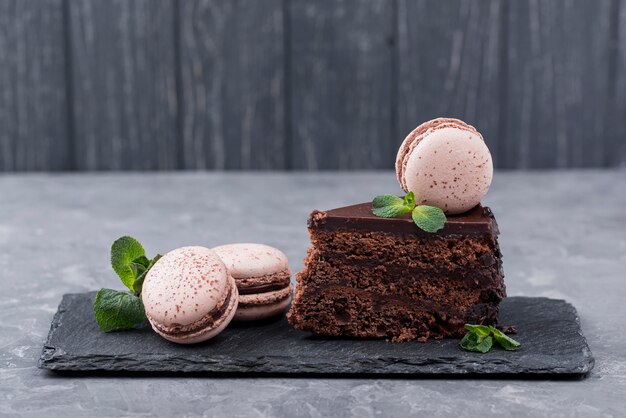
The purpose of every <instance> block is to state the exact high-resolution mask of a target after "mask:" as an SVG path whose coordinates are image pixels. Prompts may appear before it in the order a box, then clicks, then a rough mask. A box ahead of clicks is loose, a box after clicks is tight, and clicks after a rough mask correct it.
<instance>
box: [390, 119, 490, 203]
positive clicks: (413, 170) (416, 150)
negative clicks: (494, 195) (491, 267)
mask: <svg viewBox="0 0 626 418" xmlns="http://www.w3.org/2000/svg"><path fill="white" fill-rule="evenodd" d="M396 177H397V178H398V182H399V183H400V186H401V187H402V189H403V190H404V191H405V192H407V193H408V192H413V193H414V194H415V201H416V202H417V204H426V205H431V206H436V207H438V208H441V209H442V210H443V211H444V212H446V213H447V214H451V215H453V214H458V213H463V212H466V211H468V210H470V209H471V208H473V207H474V206H476V205H477V204H479V203H480V201H481V199H482V198H483V197H484V196H485V194H487V191H488V190H489V186H490V185H491V180H492V177H493V162H492V160H491V154H490V153H489V149H488V148H487V145H486V144H485V141H484V140H483V137H482V135H481V134H480V133H479V132H478V131H477V130H476V129H475V128H474V127H473V126H471V125H468V124H467V123H465V122H463V121H461V120H458V119H452V118H437V119H433V120H430V121H428V122H425V123H422V124H421V125H419V126H418V127H417V128H415V129H414V130H413V131H412V132H411V133H410V134H409V135H408V136H407V137H406V139H405V140H404V142H403V143H402V145H401V146H400V149H399V151H398V155H397V157H396Z"/></svg>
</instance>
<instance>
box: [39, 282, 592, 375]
mask: <svg viewBox="0 0 626 418" xmlns="http://www.w3.org/2000/svg"><path fill="white" fill-rule="evenodd" d="M87 293H92V292H87ZM80 295H84V294H81V293H69V294H64V295H63V297H62V299H61V303H60V304H59V308H58V310H57V312H56V313H55V315H54V317H53V319H52V323H51V325H50V331H49V332H48V336H47V339H46V343H45V344H44V346H43V350H42V354H41V357H40V359H39V362H38V367H39V368H41V369H48V370H52V371H55V372H113V373H121V372H146V373H151V374H158V373H180V374H185V373H195V374H197V373H205V374H211V373H214V374H216V375H223V374H229V373H232V374H237V375H241V376H245V375H251V376H259V375H292V376H299V375H306V374H311V375H351V376H356V375H398V376H402V375H404V376H407V377H408V376H467V377H471V376H491V375H492V376H523V375H525V374H529V375H535V376H542V375H543V376H545V377H549V376H564V377H565V376H574V377H583V378H584V377H586V376H587V375H588V374H589V372H590V371H591V370H592V369H593V367H594V365H595V360H594V358H593V355H592V353H591V349H590V348H589V345H588V343H587V340H586V338H585V336H584V335H583V334H582V329H581V326H580V317H579V316H578V312H577V310H576V308H575V307H574V306H573V305H572V304H571V303H569V302H567V301H565V300H562V299H553V300H554V301H559V302H562V303H564V304H565V305H567V307H568V308H569V309H570V310H571V311H572V314H573V315H574V317H575V321H576V324H577V332H578V335H579V336H580V338H581V339H582V342H583V345H584V347H583V357H584V359H585V361H584V363H582V364H581V365H580V366H579V367H576V368H569V369H558V368H552V369H550V370H545V369H541V368H539V369H534V368H528V369H526V370H520V369H519V368H516V369H515V370H514V371H511V370H510V369H509V370H508V369H507V367H506V364H499V369H498V370H497V371H496V370H493V369H489V368H487V369H486V368H485V366H488V365H489V362H488V361H485V359H481V357H480V356H478V357H477V358H476V361H474V362H472V363H465V364H463V365H461V367H459V363H449V364H446V365H443V366H442V364H441V363H439V364H438V369H437V370H436V371H433V370H432V369H430V368H428V367H427V366H428V365H429V364H431V363H432V362H433V361H440V359H432V358H425V359H423V361H421V362H419V363H415V362H413V363H411V362H409V361H407V360H402V361H403V362H404V363H405V364H407V363H409V364H412V365H414V366H415V368H414V370H413V371H411V372H407V371H406V369H404V370H403V369H400V370H394V368H393V367H378V368H376V369H372V364H368V363H371V362H372V360H371V359H355V360H354V361H353V362H351V363H349V364H347V365H345V366H343V367H339V366H337V365H330V364H328V363H324V362H323V361H322V362H320V360H319V359H318V358H312V357H308V358H307V357H303V358H302V359H301V361H300V362H299V363H301V364H300V365H301V366H305V367H304V368H309V369H310V371H306V370H303V368H302V367H300V368H299V369H298V371H297V372H294V371H293V366H294V361H293V359H290V360H288V361H287V362H281V357H277V356H271V357H270V356H268V357H264V358H258V359H257V362H256V363H253V364H247V366H248V367H249V368H248V371H247V372H245V373H244V372H241V365H240V364H230V367H231V368H232V369H229V368H228V366H227V365H228V363H229V361H225V360H229V359H228V358H227V357H222V356H213V357H210V358H208V357H206V356H188V357H186V358H185V360H186V361H187V362H188V364H187V365H186V366H185V367H184V368H181V367H180V364H178V365H177V366H176V367H175V368H172V367H167V365H166V364H163V359H162V356H159V363H160V364H159V369H158V370H156V369H155V368H153V367H146V362H145V354H143V355H142V356H143V359H142V360H141V361H140V360H139V359H137V358H136V357H135V356H134V355H128V356H106V355H101V356H99V359H98V360H99V361H98V362H94V361H93V360H94V358H93V357H91V358H90V360H91V361H92V364H94V366H93V367H84V366H82V367H80V368H76V367H73V363H74V362H75V360H76V359H77V358H78V357H76V356H71V357H69V358H68V357H67V356H66V354H67V353H66V352H65V351H64V350H62V349H61V348H57V347H54V346H52V345H51V339H52V336H53V333H54V331H55V329H56V328H58V327H59V325H60V324H61V320H62V317H63V314H64V313H65V312H66V310H67V304H68V301H69V300H70V299H71V298H72V297H76V296H80ZM518 298H523V297H519V296H518ZM545 299H547V298H545ZM174 357H175V356H174ZM120 359H124V360H125V363H124V366H123V367H111V365H110V362H111V361H114V360H115V361H116V362H115V364H119V362H117V360H120ZM68 360H69V361H68ZM231 363H232V361H231ZM198 365H202V368H201V369H199V368H198V367H197V366H198ZM216 365H217V367H216ZM105 366H106V367H105Z"/></svg>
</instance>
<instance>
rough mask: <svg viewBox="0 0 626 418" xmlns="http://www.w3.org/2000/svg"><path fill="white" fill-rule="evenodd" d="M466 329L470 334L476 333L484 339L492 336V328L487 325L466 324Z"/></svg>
mask: <svg viewBox="0 0 626 418" xmlns="http://www.w3.org/2000/svg"><path fill="white" fill-rule="evenodd" d="M465 329H466V330H468V331H470V332H474V333H476V334H478V335H480V336H482V337H488V336H489V335H490V334H491V327H489V326H487V325H470V324H465Z"/></svg>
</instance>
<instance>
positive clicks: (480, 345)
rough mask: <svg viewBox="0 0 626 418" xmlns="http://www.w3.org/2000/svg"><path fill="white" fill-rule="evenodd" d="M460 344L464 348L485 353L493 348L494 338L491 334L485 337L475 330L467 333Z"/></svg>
mask: <svg viewBox="0 0 626 418" xmlns="http://www.w3.org/2000/svg"><path fill="white" fill-rule="evenodd" d="M459 345H460V346H461V348H463V349H464V350H467V351H474V352H477V353H483V354H484V353H486V352H488V351H489V350H490V349H491V346H492V345H493V339H492V338H491V336H486V337H483V336H481V335H479V334H477V333H475V332H468V333H467V334H465V336H464V337H463V339H462V340H461V342H460V343H459Z"/></svg>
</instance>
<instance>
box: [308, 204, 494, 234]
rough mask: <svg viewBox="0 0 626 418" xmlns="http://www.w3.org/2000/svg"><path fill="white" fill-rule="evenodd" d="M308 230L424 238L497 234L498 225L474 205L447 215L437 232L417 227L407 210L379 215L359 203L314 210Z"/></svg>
mask: <svg viewBox="0 0 626 418" xmlns="http://www.w3.org/2000/svg"><path fill="white" fill-rule="evenodd" d="M308 225H309V228H310V229H319V230H327V231H364V232H388V233H396V234H411V235H416V236H423V237H436V236H449V235H497V234H498V233H499V231H498V224H497V222H496V219H495V217H494V216H493V213H492V212H491V209H489V208H488V207H484V206H482V205H480V204H479V205H477V206H475V207H474V208H472V209H470V210H469V211H467V212H465V213H462V214H459V215H448V216H447V220H446V224H445V225H444V227H443V229H441V230H439V231H438V232H436V233H429V232H425V231H423V230H422V229H420V228H418V227H417V225H415V223H414V222H413V219H411V214H409V213H407V214H405V215H402V216H400V217H398V218H380V217H378V216H376V215H374V214H373V213H372V203H371V202H367V203H360V204H357V205H351V206H345V207H342V208H337V209H331V210H328V211H325V212H322V211H318V210H314V211H313V212H312V213H311V216H310V218H309V221H308Z"/></svg>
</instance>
